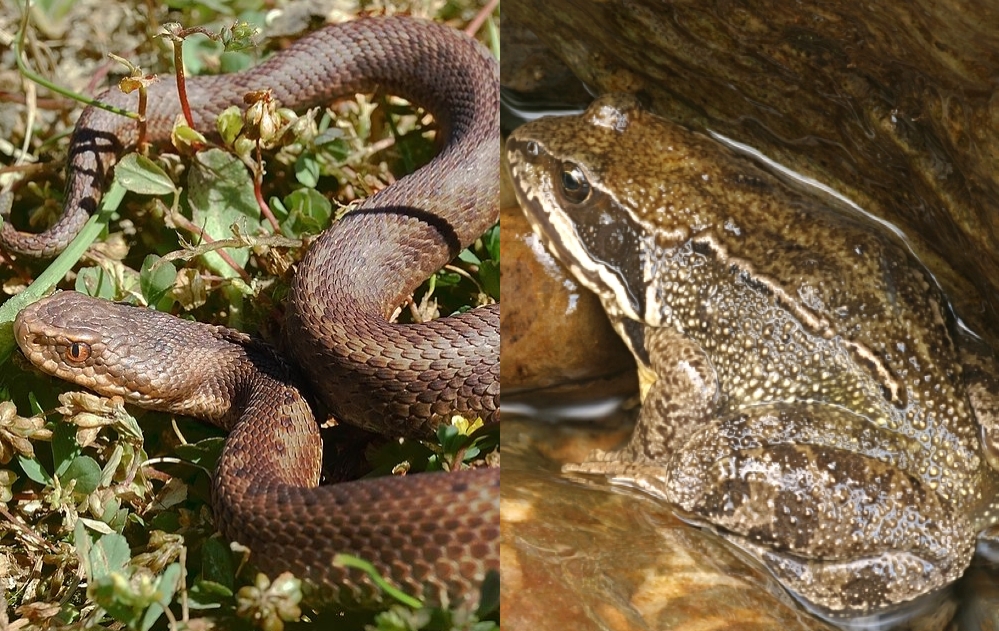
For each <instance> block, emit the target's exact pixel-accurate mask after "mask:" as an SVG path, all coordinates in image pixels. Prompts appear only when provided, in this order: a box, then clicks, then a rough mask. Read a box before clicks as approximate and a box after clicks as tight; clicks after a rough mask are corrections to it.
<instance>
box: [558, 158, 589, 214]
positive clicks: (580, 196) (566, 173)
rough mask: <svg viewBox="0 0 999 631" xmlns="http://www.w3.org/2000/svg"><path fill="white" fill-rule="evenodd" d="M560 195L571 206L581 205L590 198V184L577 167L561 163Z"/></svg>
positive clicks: (570, 163)
mask: <svg viewBox="0 0 999 631" xmlns="http://www.w3.org/2000/svg"><path fill="white" fill-rule="evenodd" d="M561 184H562V194H563V195H565V198H566V199H567V200H569V201H570V202H572V203H573V204H581V203H583V202H585V201H586V198H587V197H589V196H590V182H589V181H588V180H587V179H586V175H585V174H584V173H583V170H582V169H581V168H579V165H577V164H574V163H572V162H563V163H562V179H561Z"/></svg>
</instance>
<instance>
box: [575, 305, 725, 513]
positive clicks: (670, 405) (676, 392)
mask: <svg viewBox="0 0 999 631" xmlns="http://www.w3.org/2000/svg"><path fill="white" fill-rule="evenodd" d="M619 325H620V323H618V322H616V323H615V328H617V329H618V330H619V331H621V330H622V327H621V326H619ZM643 333H644V335H642V336H640V337H641V338H642V339H640V340H638V342H639V343H640V348H634V343H635V338H634V337H631V338H629V336H628V335H627V334H625V333H622V337H624V338H625V341H626V342H628V344H629V346H632V350H633V352H634V353H635V357H636V359H637V360H638V362H639V365H640V367H641V368H642V370H640V372H641V373H642V374H645V375H652V376H654V381H653V382H652V383H651V384H649V387H648V389H647V391H646V395H645V397H644V400H643V401H642V409H641V411H640V412H639V416H638V422H637V423H636V425H635V429H634V431H633V433H632V435H631V440H630V441H629V443H628V445H627V446H625V447H624V448H622V449H619V450H616V451H609V452H605V451H602V450H596V451H594V452H593V453H591V454H590V455H589V456H588V457H587V461H586V462H583V463H582V464H567V465H565V467H563V470H564V471H566V472H568V473H591V474H598V475H606V476H608V477H609V478H610V479H611V481H612V482H614V483H616V484H621V485H624V486H635V487H639V488H642V489H644V490H646V491H648V492H649V493H652V494H654V495H657V496H660V497H661V496H663V493H664V486H663V484H664V481H665V478H664V477H663V476H662V475H661V474H662V473H663V472H664V469H663V463H664V462H666V461H667V460H668V459H669V458H670V456H671V455H672V454H673V453H674V452H675V451H676V450H677V449H678V447H679V446H681V445H683V444H684V443H685V442H686V441H687V439H688V438H689V437H690V435H691V434H693V433H694V432H695V431H697V430H699V429H701V428H703V427H704V426H705V425H706V424H708V423H709V422H710V420H711V418H712V416H713V415H714V414H715V412H716V408H717V405H718V397H719V389H718V377H717V375H716V374H715V370H714V367H713V366H712V364H711V361H710V360H709V359H708V357H707V356H706V355H705V354H704V351H703V350H702V349H701V347H700V346H699V345H697V343H696V342H694V341H692V340H690V339H689V338H686V337H684V336H683V335H681V334H680V333H678V332H676V331H674V330H673V329H669V328H653V327H645V329H644V332H643Z"/></svg>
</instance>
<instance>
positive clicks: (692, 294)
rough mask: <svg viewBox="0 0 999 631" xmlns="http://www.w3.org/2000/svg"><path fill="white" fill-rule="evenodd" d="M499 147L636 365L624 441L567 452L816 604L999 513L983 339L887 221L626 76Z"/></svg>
mask: <svg viewBox="0 0 999 631" xmlns="http://www.w3.org/2000/svg"><path fill="white" fill-rule="evenodd" d="M507 150H508V155H509V161H510V168H511V171H512V174H513V178H514V181H515V183H516V187H517V192H518V196H519V198H520V201H521V205H522V206H523V207H524V209H525V212H526V213H527V215H528V217H529V218H530V220H531V223H532V225H533V227H534V229H535V231H536V232H537V233H538V234H539V236H540V237H541V238H542V239H543V240H544V241H545V242H546V244H547V246H548V247H549V249H550V250H551V251H552V252H553V253H554V254H555V255H556V256H557V257H558V258H559V259H560V260H561V261H562V262H563V263H564V264H565V265H566V266H567V267H568V268H569V270H570V271H571V272H572V273H573V274H574V275H575V276H576V277H577V278H578V279H579V280H580V282H582V283H583V284H585V285H586V286H588V287H589V288H590V289H592V290H593V291H594V292H595V293H596V294H597V295H598V296H599V297H600V299H601V301H602V303H603V306H604V308H605V309H606V310H607V313H608V315H609V316H610V319H611V321H612V322H613V323H614V326H615V329H616V330H617V331H618V333H619V334H620V335H621V337H622V338H623V339H624V341H625V343H626V344H627V345H628V346H629V348H630V349H631V351H632V352H633V353H634V355H635V358H636V360H637V362H638V365H639V376H640V381H641V384H642V389H641V391H642V399H643V404H642V410H641V413H640V415H639V419H638V425H637V427H636V429H635V432H634V435H633V437H632V439H631V441H630V443H629V444H628V445H627V446H626V447H625V448H623V449H621V450H620V451H615V452H610V453H604V452H596V453H595V454H593V455H591V456H590V458H589V461H588V462H586V463H583V464H581V465H578V466H573V467H570V470H571V471H574V472H587V473H599V474H605V475H607V476H608V477H609V478H610V479H611V481H612V482H614V483H618V484H622V485H627V486H632V487H638V488H640V489H642V490H644V491H646V492H648V493H651V494H653V495H655V496H657V497H660V498H663V499H665V500H666V501H668V502H670V503H671V504H672V505H673V506H675V507H676V509H677V510H678V512H679V513H680V514H681V515H683V516H685V517H686V518H688V519H690V520H693V521H695V522H699V523H708V524H711V525H713V526H714V527H715V528H716V529H718V531H719V532H721V533H722V534H724V535H725V536H726V537H727V538H729V539H730V540H732V541H733V542H735V543H737V544H738V545H739V546H741V547H743V548H744V549H746V550H748V551H750V552H751V553H752V554H754V555H755V556H756V557H757V558H759V559H760V560H761V561H762V562H763V563H764V564H765V565H766V566H767V567H768V568H769V569H770V570H771V571H772V572H773V573H774V574H775V575H776V576H777V577H778V578H779V579H780V580H781V581H782V583H783V584H784V585H786V586H787V587H788V588H789V589H790V590H792V591H793V592H794V593H796V594H797V595H799V597H800V598H802V599H803V600H804V601H806V603H808V604H810V605H811V606H813V608H817V609H818V610H820V611H821V612H823V613H826V614H827V615H832V616H847V615H850V616H853V615H860V614H870V613H878V612H883V611H886V610H888V609H890V608H893V607H895V606H897V605H899V604H900V603H904V602H907V601H910V600H912V599H915V598H916V597H917V596H920V595H922V594H925V593H928V592H932V591H935V590H938V589H939V588H942V587H944V586H946V585H947V584H949V583H950V582H952V581H954V580H955V579H957V578H958V577H959V576H960V575H961V574H962V573H963V571H964V569H965V568H966V567H967V566H968V564H969V562H970V559H971V557H972V554H973V552H974V548H975V543H976V537H977V535H978V533H980V532H982V531H984V530H986V529H988V528H989V527H990V526H992V525H994V524H995V523H996V522H997V520H999V517H997V510H999V499H997V492H999V475H997V473H996V470H995V468H994V467H993V466H992V465H994V464H995V463H996V462H999V459H996V458H995V453H996V450H995V440H994V438H995V436H994V426H995V421H994V418H995V410H997V409H999V405H997V397H996V395H995V394H994V393H995V392H996V391H997V390H996V387H995V385H996V382H995V381H994V380H993V378H992V376H991V375H992V374H993V370H992V369H993V368H994V360H993V357H992V355H991V352H990V351H988V350H987V349H982V348H981V347H980V345H976V344H975V340H974V338H973V336H972V335H971V334H970V333H968V332H967V331H965V330H963V329H962V328H961V325H960V322H959V320H957V318H956V317H955V315H954V314H953V312H952V310H951V308H950V306H949V304H948V302H947V301H946V299H945V298H944V296H943V294H942V293H941V291H940V289H939V287H938V285H937V283H936V282H935V280H934V278H933V277H932V275H931V274H930V273H929V272H928V271H927V270H926V269H925V268H924V266H923V265H921V264H920V262H919V261H918V260H917V259H916V258H915V256H914V255H913V254H912V253H911V251H910V250H909V248H908V247H907V246H906V243H905V241H904V239H903V238H902V236H901V235H899V234H898V233H897V232H895V231H893V230H891V229H890V227H888V226H886V225H884V224H881V223H879V222H877V221H875V220H874V219H872V218H870V217H867V216H865V215H863V214H862V213H860V212H853V211H850V210H849V209H848V208H833V207H832V206H831V205H830V204H828V203H825V202H822V201H819V200H818V199H817V198H815V197H813V196H810V195H809V194H806V193H805V192H803V191H802V190H800V189H799V188H798V187H794V186H791V185H789V184H788V183H787V182H786V181H785V180H783V179H779V178H777V177H775V176H774V175H773V174H771V173H770V172H769V171H766V170H764V169H762V168H761V167H759V166H758V165H757V164H756V163H755V162H753V161H751V160H750V159H748V158H746V157H744V156H742V155H739V154H736V153H734V152H733V151H731V150H730V149H728V148H726V147H725V146H723V145H722V144H720V143H719V142H717V141H715V140H713V139H711V138H709V137H707V136H704V135H701V134H698V133H694V132H691V131H689V130H687V129H685V128H683V127H681V126H679V125H676V124H673V123H671V122H669V121H666V120H664V119H662V118H659V117H656V116H654V115H652V114H650V113H647V112H645V111H643V110H642V109H641V108H640V107H639V105H638V103H637V101H635V100H634V99H633V98H631V97H628V96H623V95H608V96H604V97H601V98H599V99H597V100H596V101H594V102H593V104H592V105H591V106H590V107H589V109H588V110H587V111H586V112H585V113H583V114H582V115H579V116H567V117H560V118H544V119H540V120H537V121H534V122H532V123H530V124H528V125H526V126H524V127H522V128H520V129H519V130H517V131H516V132H515V133H514V134H513V135H512V136H511V137H510V139H509V141H508V143H507ZM990 463H992V464H990Z"/></svg>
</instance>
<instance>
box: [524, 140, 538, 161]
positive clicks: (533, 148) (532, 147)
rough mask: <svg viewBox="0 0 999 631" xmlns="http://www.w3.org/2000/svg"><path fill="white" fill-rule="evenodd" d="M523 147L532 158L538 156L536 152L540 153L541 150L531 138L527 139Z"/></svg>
mask: <svg viewBox="0 0 999 631" xmlns="http://www.w3.org/2000/svg"><path fill="white" fill-rule="evenodd" d="M524 149H525V150H526V151H527V155H529V156H531V157H532V158H536V157H538V154H539V153H541V150H540V149H539V148H538V143H537V142H535V141H533V140H528V141H527V146H525V147H524Z"/></svg>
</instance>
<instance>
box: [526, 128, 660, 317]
mask: <svg viewBox="0 0 999 631" xmlns="http://www.w3.org/2000/svg"><path fill="white" fill-rule="evenodd" d="M551 120H552V119H539V120H538V121H535V122H533V123H531V124H529V125H526V126H524V127H521V128H520V129H518V130H517V131H515V132H514V133H513V134H512V135H511V136H510V138H509V140H508V141H507V154H508V158H509V164H510V169H511V172H512V174H513V179H514V182H515V183H516V186H515V189H516V191H517V196H518V199H519V200H520V203H521V206H522V208H524V210H525V211H526V212H525V214H526V215H527V218H528V221H529V222H530V223H531V225H532V227H533V229H534V232H535V233H536V234H537V235H538V237H539V238H540V239H541V240H542V241H543V242H544V243H545V245H546V247H548V249H549V251H551V252H552V253H553V254H554V255H555V256H556V257H557V258H558V259H559V260H560V261H561V262H562V264H563V265H565V266H566V267H567V268H569V270H570V272H572V273H573V275H574V276H575V277H576V278H578V279H579V280H580V281H581V282H582V283H583V284H584V285H586V287H587V288H588V289H590V290H591V291H592V292H594V293H595V294H597V296H598V297H600V299H601V301H602V302H603V304H604V307H605V308H606V309H607V311H608V314H609V315H610V316H611V317H612V319H615V318H617V317H623V318H628V319H631V320H635V321H637V322H641V323H645V324H654V323H651V322H648V321H647V318H648V316H649V309H648V308H647V298H648V296H647V290H648V286H649V280H650V279H649V278H648V271H647V270H646V257H645V256H644V254H643V250H642V249H641V248H637V247H636V244H637V243H641V242H643V241H645V240H646V239H645V238H644V235H645V234H646V232H647V230H646V226H644V225H643V223H642V222H641V221H639V220H637V219H636V218H635V217H634V216H633V215H632V214H631V213H630V212H629V211H628V209H627V208H626V207H624V206H622V205H621V204H620V203H619V202H618V200H617V199H616V198H615V197H614V195H613V193H611V192H610V191H608V190H607V189H605V188H604V187H603V186H602V185H601V182H600V180H599V179H598V178H596V177H595V176H594V173H593V172H592V171H591V170H590V168H589V167H588V166H585V165H593V164H594V161H595V158H594V157H593V156H572V155H564V156H563V155H558V154H556V153H555V152H553V151H551V150H550V149H549V147H548V145H547V144H546V142H545V141H544V140H543V137H544V136H545V132H546V128H548V129H551V126H550V125H548V123H549V122H551ZM557 122H558V123H563V122H565V121H564V119H559V120H558V121H557Z"/></svg>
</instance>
